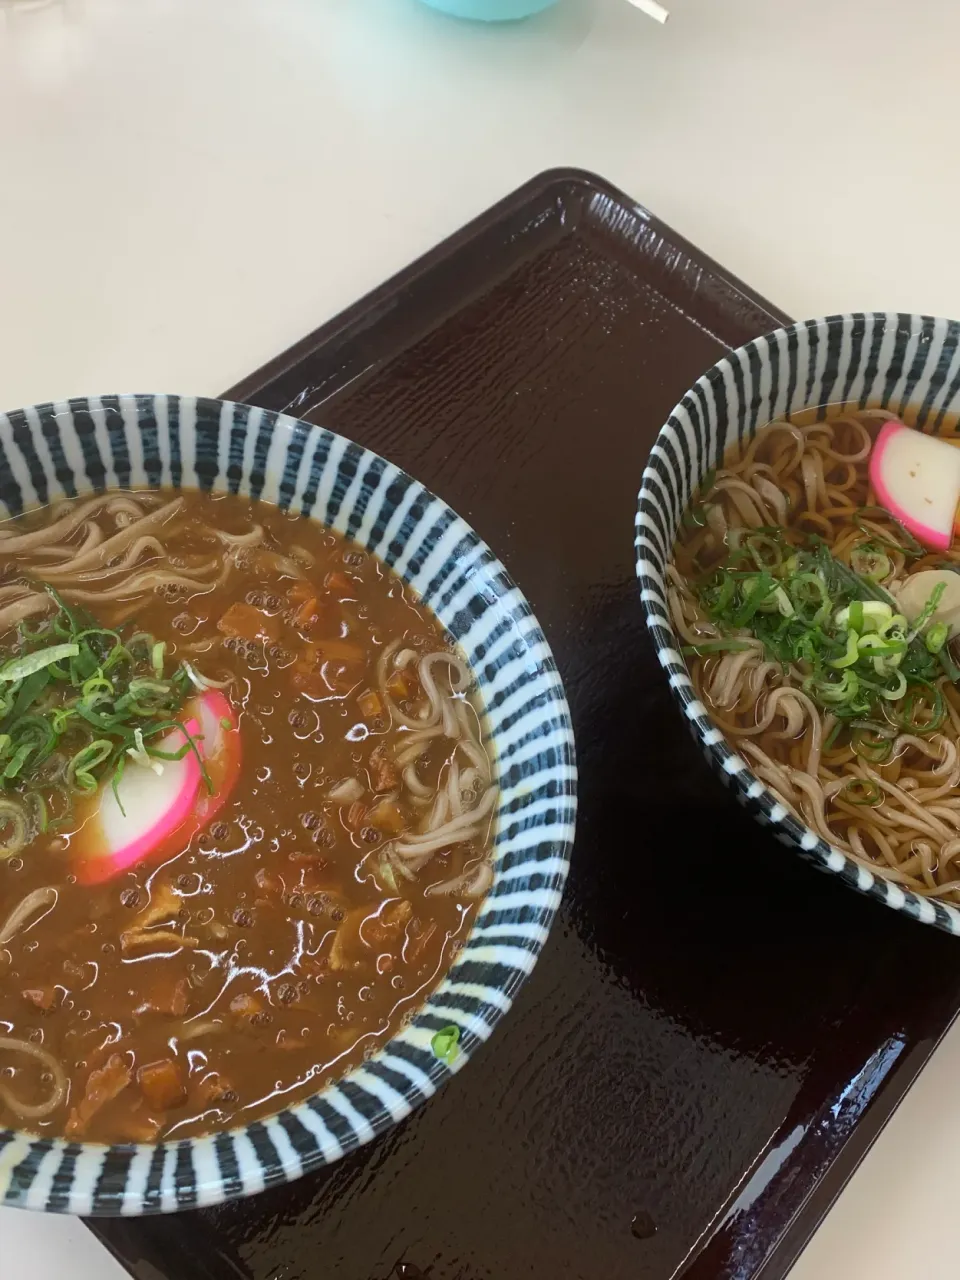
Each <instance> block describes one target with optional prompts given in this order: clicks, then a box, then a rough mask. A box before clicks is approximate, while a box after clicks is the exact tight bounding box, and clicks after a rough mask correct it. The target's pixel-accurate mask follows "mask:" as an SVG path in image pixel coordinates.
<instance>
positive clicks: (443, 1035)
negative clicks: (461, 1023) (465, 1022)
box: [430, 1026, 460, 1067]
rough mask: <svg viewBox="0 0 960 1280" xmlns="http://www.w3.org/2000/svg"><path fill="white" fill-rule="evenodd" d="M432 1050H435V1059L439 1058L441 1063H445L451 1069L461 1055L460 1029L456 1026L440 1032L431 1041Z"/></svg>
mask: <svg viewBox="0 0 960 1280" xmlns="http://www.w3.org/2000/svg"><path fill="white" fill-rule="evenodd" d="M430 1048H431V1049H432V1050H433V1055H434V1057H435V1058H439V1059H440V1061H441V1062H445V1063H446V1064H447V1066H448V1067H449V1066H450V1065H451V1063H453V1062H455V1061H456V1059H457V1056H458V1055H459V1053H460V1028H459V1027H455V1026H449V1027H444V1028H443V1030H442V1031H438V1032H437V1033H436V1035H435V1036H434V1037H433V1039H432V1040H431V1041H430Z"/></svg>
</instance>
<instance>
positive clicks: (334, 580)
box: [323, 569, 357, 596]
mask: <svg viewBox="0 0 960 1280" xmlns="http://www.w3.org/2000/svg"><path fill="white" fill-rule="evenodd" d="M323 585H324V586H325V587H326V589H327V590H328V591H332V592H333V594H334V595H340V596H344V595H346V596H354V595H356V593H357V584H356V583H355V582H354V581H353V579H352V578H348V577H347V575H346V574H345V573H341V572H340V570H339V569H334V570H332V572H330V573H328V574H327V576H326V577H325V578H324V580H323Z"/></svg>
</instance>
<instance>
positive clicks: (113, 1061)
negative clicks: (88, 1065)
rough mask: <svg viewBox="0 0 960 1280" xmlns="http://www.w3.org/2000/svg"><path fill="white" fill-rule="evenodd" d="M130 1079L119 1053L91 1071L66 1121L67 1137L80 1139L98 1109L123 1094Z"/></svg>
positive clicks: (129, 1071) (130, 1076)
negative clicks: (80, 1096)
mask: <svg viewBox="0 0 960 1280" xmlns="http://www.w3.org/2000/svg"><path fill="white" fill-rule="evenodd" d="M132 1079H133V1073H132V1072H131V1070H130V1068H129V1067H128V1066H127V1064H126V1062H125V1060H124V1059H123V1057H122V1056H121V1055H120V1054H119V1053H114V1054H111V1056H110V1057H109V1058H108V1060H107V1062H106V1065H105V1066H103V1067H100V1068H99V1070H97V1071H91V1072H90V1074H89V1076H88V1077H87V1087H86V1089H85V1090H84V1093H83V1097H82V1099H81V1100H80V1102H79V1103H78V1104H77V1105H76V1106H75V1107H74V1108H73V1110H72V1111H71V1112H70V1118H69V1119H68V1120H67V1126H66V1135H67V1137H68V1138H82V1137H83V1135H84V1133H85V1132H86V1130H87V1126H88V1125H89V1123H90V1121H91V1120H92V1119H93V1117H94V1116H95V1115H96V1114H97V1112H98V1111H99V1110H100V1108H101V1107H103V1106H105V1105H106V1104H107V1103H108V1102H112V1101H113V1099H114V1098H116V1097H118V1096H119V1095H120V1094H121V1093H123V1091H124V1089H126V1087H127V1085H128V1084H129V1083H130V1081H131V1080H132Z"/></svg>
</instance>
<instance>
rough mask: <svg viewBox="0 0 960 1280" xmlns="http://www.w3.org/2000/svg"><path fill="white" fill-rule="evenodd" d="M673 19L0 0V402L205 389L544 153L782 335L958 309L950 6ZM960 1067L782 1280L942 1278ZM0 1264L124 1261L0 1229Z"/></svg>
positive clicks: (53, 1224)
mask: <svg viewBox="0 0 960 1280" xmlns="http://www.w3.org/2000/svg"><path fill="white" fill-rule="evenodd" d="M672 8H673V18H672V20H671V22H670V23H669V24H668V26H667V27H666V28H663V29H661V28H659V27H657V26H655V25H654V24H653V23H651V22H649V21H648V20H646V19H644V18H642V17H641V16H640V15H639V14H637V13H636V12H635V11H633V10H631V9H628V7H627V5H626V4H624V3H623V0H564V2H563V3H562V4H561V5H560V7H558V8H557V9H555V10H553V11H552V12H551V13H549V14H547V15H544V16H543V17H542V18H541V19H538V20H536V21H533V22H530V23H527V24H521V25H518V26H515V27H512V28H510V29H507V28H501V29H497V30H494V29H489V30H488V29H483V28H479V27H473V26H469V25H466V24H460V23H455V22H452V21H450V20H448V19H444V18H441V17H439V16H437V15H436V14H433V13H430V12H428V11H427V10H425V9H424V10H421V9H419V8H418V6H417V5H416V3H415V0H0V405H3V406H4V407H14V406H17V405H20V404H24V403H28V402H31V401H36V400H48V399H58V398H61V397H66V396H69V395H77V394H85V393H88V392H102V391H128V390H136V391H144V390H174V391H181V392H198V393H216V392H218V391H220V390H222V389H223V388H224V387H226V386H228V385H229V384H230V383H231V382H233V381H234V380H235V379H237V378H238V377H239V376H240V375H242V374H245V373H247V372H248V371H249V370H251V369H252V368H253V367H254V366H256V365H258V364H259V363H261V362H262V361H263V360H265V359H266V358H267V357H269V356H271V355H273V354H274V353H276V352H277V351H278V350H279V349H280V348H282V347H283V346H285V345H286V344H288V343H289V342H291V341H293V340H294V339H296V338H298V337H300V336H301V335H302V334H303V333H304V332H306V331H307V330H309V329H311V328H313V327H314V326H315V325H316V324H318V323H319V322H320V321H322V320H324V319H325V318H327V317H329V316H331V315H333V314H334V313H335V312H337V311H338V310H339V309H340V308H341V307H343V306H345V305H346V304H347V303H349V302H351V301H352V300H353V299H354V298H356V297H357V296H359V295H360V294H362V293H364V292H366V291H367V290H368V289H369V288H371V287H373V286H374V285H376V284H378V283H379V282H380V281H381V280H383V279H384V278H385V277H386V276H388V275H390V274H391V273H392V272H394V271H395V270H396V269H398V268H399V267H402V266H403V265H404V264H405V263H407V262H408V261H409V260H410V259H411V258H413V257H414V256H416V255H417V254H419V253H420V252H422V251H423V250H425V249H427V248H429V247H430V246H431V245H432V244H433V243H434V242H435V241H437V240H438V239H439V238H440V237H442V236H444V235H446V234H447V233H448V232H451V231H453V230H454V229H455V228H456V227H458V226H459V225H460V224H461V223H463V222H464V221H465V220H466V219H468V218H469V217H471V216H472V215H473V214H475V213H478V212H480V211H481V210H482V209H483V208H485V207H486V206H487V205H489V204H491V203H492V202H493V201H494V200H496V199H497V198H498V197H500V196H502V195H504V194H506V193H507V192H508V191H510V190H511V189H512V188H514V187H515V186H517V185H519V184H520V183H521V182H522V181H524V180H525V179H527V178H529V177H530V176H531V175H533V174H534V173H535V172H537V171H539V170H541V169H544V168H547V167H549V166H553V165H579V166H582V167H584V168H589V169H594V170H596V171H598V172H600V173H602V174H603V175H605V176H606V177H607V178H609V179H611V180H613V181H614V182H616V183H618V184H619V185H620V186H622V187H623V188H625V189H626V190H627V191H629V192H631V193H632V194H634V195H635V196H636V197H637V198H638V199H640V200H641V201H643V202H644V203H646V204H647V205H648V206H649V207H650V208H652V209H653V210H654V211H655V212H656V213H658V214H659V215H660V216H661V217H662V218H664V219H666V221H667V222H669V223H672V224H673V225H674V226H675V227H676V228H677V229H678V230H679V231H681V232H683V233H684V234H685V235H686V236H688V237H689V238H690V239H692V240H693V241H694V242H695V243H697V244H699V245H700V246H701V247H702V248H703V249H704V250H706V251H707V252H709V253H710V254H712V255H713V256H715V257H716V258H718V259H719V260H720V261H721V262H723V263H724V264H725V265H726V266H727V267H728V268H729V269H731V270H732V271H734V272H736V273H737V274H739V275H741V276H742V277H743V278H744V279H745V280H747V281H749V283H750V284H752V285H753V286H754V287H756V288H757V289H759V290H760V291H761V292H762V293H764V294H766V295H767V296H768V297H769V298H771V299H772V300H774V301H775V302H776V303H778V304H779V305H780V306H782V307H784V308H785V309H786V310H787V311H789V312H791V313H792V314H794V315H796V316H808V315H819V314H823V313H826V312H831V311H840V310H844V309H851V308H873V307H876V308H881V309H897V310H903V311H911V310H912V311H927V312H932V313H934V314H941V315H953V316H960V253H958V252H957V244H956V228H957V208H958V200H960V165H958V161H957V155H956V123H955V122H956V119H957V111H958V107H957V92H956V87H955V86H956V81H957V49H958V48H960V5H958V4H957V3H956V0H673V3H672ZM958 962H960V951H958ZM958 1078H960V1029H957V1030H955V1031H954V1032H953V1033H952V1034H951V1035H950V1036H948V1038H947V1040H946V1041H945V1043H944V1044H943V1045H942V1047H941V1048H940V1049H938V1050H937V1052H936V1054H935V1056H934V1058H933V1060H932V1063H931V1064H930V1065H929V1066H928V1067H927V1069H926V1071H925V1072H924V1073H923V1075H922V1077H921V1078H920V1080H919V1082H918V1083H917V1084H916V1086H915V1087H914V1089H913V1090H912V1092H911V1093H910V1094H909V1096H908V1097H907V1100H906V1101H905V1102H904V1104H903V1105H902V1107H901V1108H900V1110H899V1112H898V1113H897V1114H896V1115H895V1117H894V1118H893V1120H892V1122H891V1124H890V1125H889V1127H888V1128H887V1130H886V1132H885V1133H884V1134H883V1136H882V1137H881V1138H880V1140H879V1142H878V1143H877V1145H876V1146H875V1148H874V1150H873V1151H872V1152H871V1154H870V1155H869V1156H868V1157H867V1159H866V1161H865V1163H864V1164H863V1166H862V1167H861V1169H860V1171H859V1172H858V1173H857V1174H856V1176H855V1177H854V1179H853V1181H852V1182H851V1184H850V1186H849V1187H848V1189H847V1190H846V1191H845V1192H844V1193H843V1195H842V1196H841V1197H840V1200H839V1201H838V1203H837V1205H836V1207H835V1208H834V1209H833V1210H832V1212H831V1213H830V1214H829V1216H828V1218H827V1220H826V1222H825V1223H824V1225H823V1226H822V1227H821V1229H820V1230H819V1231H818V1233H817V1235H816V1236H815V1238H814V1240H813V1242H812V1244H811V1245H810V1246H809V1247H808V1249H807V1250H806V1252H805V1254H804V1255H803V1257H802V1258H801V1260H800V1262H799V1263H798V1264H797V1266H796V1268H795V1270H794V1272H793V1273H792V1276H793V1280H825V1278H826V1280H831V1278H832V1277H843V1278H844V1280H914V1278H916V1280H947V1278H948V1277H949V1278H950V1280H953V1278H954V1277H955V1276H956V1275H957V1262H956V1246H955V1244H953V1243H952V1242H951V1235H950V1229H949V1228H950V1224H952V1222H953V1221H954V1217H955V1203H956V1190H955V1188H956V1186H957V1184H958V1182H960V1102H957V1100H956V1099H957V1090H956V1081H957V1079H958ZM0 1274H2V1276H3V1277H4V1280H7V1277H10V1278H12V1277H26V1276H28V1277H30V1280H62V1277H64V1276H69V1277H70V1280H120V1278H121V1276H122V1274H123V1273H122V1272H121V1271H120V1269H119V1268H118V1267H117V1266H116V1264H115V1263H114V1262H113V1261H112V1260H111V1259H110V1258H109V1256H108V1255H107V1254H106V1252H105V1251H104V1250H103V1249H101V1247H100V1246H99V1245H98V1244H97V1243H96V1242H95V1241H94V1239H93V1237H92V1236H90V1235H89V1233H88V1232H87V1231H86V1230H85V1228H83V1227H82V1226H81V1225H80V1224H78V1223H76V1222H72V1221H69V1220H48V1219H41V1218H40V1217H35V1216H32V1215H27V1214H22V1213H17V1212H15V1211H12V1210H0ZM183 1280H189V1277H184V1278H183ZM343 1280H366V1278H365V1277H353V1276H345V1277H343Z"/></svg>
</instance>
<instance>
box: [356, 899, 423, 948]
mask: <svg viewBox="0 0 960 1280" xmlns="http://www.w3.org/2000/svg"><path fill="white" fill-rule="evenodd" d="M412 915H413V904H412V903H409V902H407V900H406V899H405V898H403V899H401V900H400V901H394V902H388V903H386V904H385V905H384V906H382V907H381V908H380V910H379V911H378V912H377V913H376V914H375V915H370V916H368V917H367V919H366V920H365V921H364V922H363V924H362V925H361V927H360V939H361V941H362V942H365V943H366V944H367V946H368V947H387V946H391V945H393V944H395V943H397V942H399V941H400V937H401V935H402V933H403V930H404V928H405V926H406V923H407V921H408V920H409V919H410V917H411V916H412Z"/></svg>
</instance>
